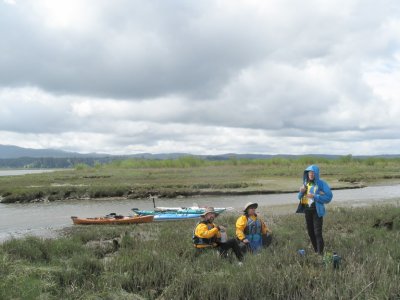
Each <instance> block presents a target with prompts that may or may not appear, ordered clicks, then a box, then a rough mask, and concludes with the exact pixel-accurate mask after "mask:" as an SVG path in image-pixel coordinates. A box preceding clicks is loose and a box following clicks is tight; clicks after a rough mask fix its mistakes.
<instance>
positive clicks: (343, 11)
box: [0, 0, 400, 154]
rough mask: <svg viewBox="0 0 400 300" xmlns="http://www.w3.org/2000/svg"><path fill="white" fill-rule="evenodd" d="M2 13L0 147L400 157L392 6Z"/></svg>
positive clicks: (109, 4) (77, 7)
mask: <svg viewBox="0 0 400 300" xmlns="http://www.w3.org/2000/svg"><path fill="white" fill-rule="evenodd" d="M9 4H13V5H9ZM0 19H1V20H2V22H3V23H4V25H5V26H2V27H1V28H0V34H1V36H2V38H3V41H2V43H1V44H0V53H1V54H0V104H1V106H0V132H2V136H1V137H2V140H1V143H4V144H16V145H19V146H26V147H32V146H34V145H36V146H37V147H46V148H47V147H56V148H63V149H68V150H74V151H83V152H110V153H116V154H117V153H118V154H122V153H130V152H135V153H137V152H177V151H179V152H193V153H198V154H201V153H203V154H204V153H213V154H216V153H224V152H239V153H244V152H256V153H296V154H298V153H311V152H313V153H336V154H348V153H353V154H378V153H398V149H399V148H398V144H399V140H400V139H399V137H398V134H397V132H398V131H399V129H400V121H399V120H398V115H399V113H400V102H399V101H398V99H397V98H398V95H399V92H400V90H399V87H398V82H399V80H400V73H399V71H398V70H399V68H398V67H399V65H400V38H399V37H400V29H399V28H400V4H399V3H398V1H396V0H385V1H383V2H382V3H380V4H379V5H377V4H376V2H375V1H372V0H366V1H362V2H361V1H358V0H351V1H344V0H342V1H324V2H320V1H316V0H308V1H303V2H302V3H301V4H300V3H295V2H293V1H288V0H284V1H278V0H273V1H256V0H250V1H249V0H246V1H244V0H243V1H234V2H232V1H227V0H226V1H224V0H220V1H199V2H191V3H187V2H181V1H167V2H163V1H142V0H135V1H127V0H116V1H104V0H99V1H94V0H84V1H78V0H72V1H57V3H55V2H54V1H49V0H38V1H10V0H9V1H3V2H0ZM310 140H311V141H312V142H311V143H310Z"/></svg>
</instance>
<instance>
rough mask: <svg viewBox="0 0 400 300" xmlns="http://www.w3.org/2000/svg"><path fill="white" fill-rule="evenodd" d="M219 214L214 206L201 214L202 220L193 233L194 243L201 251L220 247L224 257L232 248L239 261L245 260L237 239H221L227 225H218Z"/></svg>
mask: <svg viewBox="0 0 400 300" xmlns="http://www.w3.org/2000/svg"><path fill="white" fill-rule="evenodd" d="M217 216H218V214H217V213H216V212H215V210H214V208H213V207H207V208H206V210H205V212H204V213H203V214H202V215H201V217H202V219H203V220H202V221H200V222H199V223H198V224H197V225H196V228H195V229H194V233H193V244H194V246H195V248H196V249H197V250H198V253H201V252H202V251H203V250H205V249H213V248H218V251H219V253H220V255H221V256H222V257H226V256H227V254H228V250H229V249H232V250H233V252H234V253H235V255H236V257H237V259H238V260H239V262H241V261H242V260H243V254H242V251H241V250H240V247H239V244H238V242H237V240H236V239H227V240H226V241H224V240H223V241H221V233H223V234H224V235H225V234H226V232H225V230H226V229H225V227H224V226H222V225H219V226H216V225H215V224H214V219H215V218H216V217H217Z"/></svg>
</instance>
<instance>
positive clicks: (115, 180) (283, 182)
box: [0, 156, 400, 203]
mask: <svg viewBox="0 0 400 300" xmlns="http://www.w3.org/2000/svg"><path fill="white" fill-rule="evenodd" d="M313 163H316V164H318V165H319V166H320V168H321V173H322V177H323V178H324V179H326V180H328V182H329V183H330V185H331V187H332V188H351V187H359V186H363V185H368V184H371V183H374V184H376V183H379V182H383V181H384V182H397V183H398V182H400V175H399V173H398V170H399V168H400V160H399V159H378V158H374V159H372V158H370V159H363V160H362V159H353V158H352V157H351V156H346V157H343V158H342V159H338V160H328V159H323V158H315V157H310V158H307V157H306V158H300V159H283V158H282V159H278V158H275V159H264V160H245V159H242V160H236V159H231V160H228V161H207V160H202V159H197V158H194V157H183V158H180V159H177V160H162V161H160V160H158V161H157V160H124V161H113V162H112V163H109V164H97V165H96V166H95V167H88V166H86V165H82V164H80V165H76V168H75V169H74V170H66V171H61V172H53V173H44V174H30V175H24V176H13V177H11V176H10V177H0V201H1V202H3V203H12V202H29V201H55V200H64V199H70V198H104V197H125V198H132V199H134V198H145V197H148V196H149V195H157V196H159V197H177V196H180V195H182V196H191V195H201V194H204V195H210V194H213V195H218V194H231V195H235V194H254V193H276V192H292V191H297V190H298V187H299V185H300V183H301V180H300V178H301V176H302V173H303V170H304V168H305V167H306V166H308V165H309V164H313Z"/></svg>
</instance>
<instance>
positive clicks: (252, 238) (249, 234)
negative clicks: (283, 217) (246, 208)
mask: <svg viewBox="0 0 400 300" xmlns="http://www.w3.org/2000/svg"><path fill="white" fill-rule="evenodd" d="M256 217H257V215H256ZM246 218H247V224H246V227H245V229H244V231H243V233H244V234H245V235H246V239H247V240H248V241H249V243H250V249H251V250H252V251H258V250H259V249H261V247H262V222H261V220H260V219H258V218H257V219H256V220H253V219H252V218H251V217H249V216H247V215H246Z"/></svg>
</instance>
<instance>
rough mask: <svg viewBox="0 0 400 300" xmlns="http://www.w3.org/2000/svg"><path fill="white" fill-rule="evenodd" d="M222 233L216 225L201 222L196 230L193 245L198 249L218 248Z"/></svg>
mask: <svg viewBox="0 0 400 300" xmlns="http://www.w3.org/2000/svg"><path fill="white" fill-rule="evenodd" d="M220 238H221V233H220V232H219V229H218V228H217V226H215V224H214V223H208V222H205V221H202V222H199V223H198V224H197V226H196V228H195V230H194V234H193V243H194V246H195V247H196V248H209V247H216V246H217V240H218V239H220Z"/></svg>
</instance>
